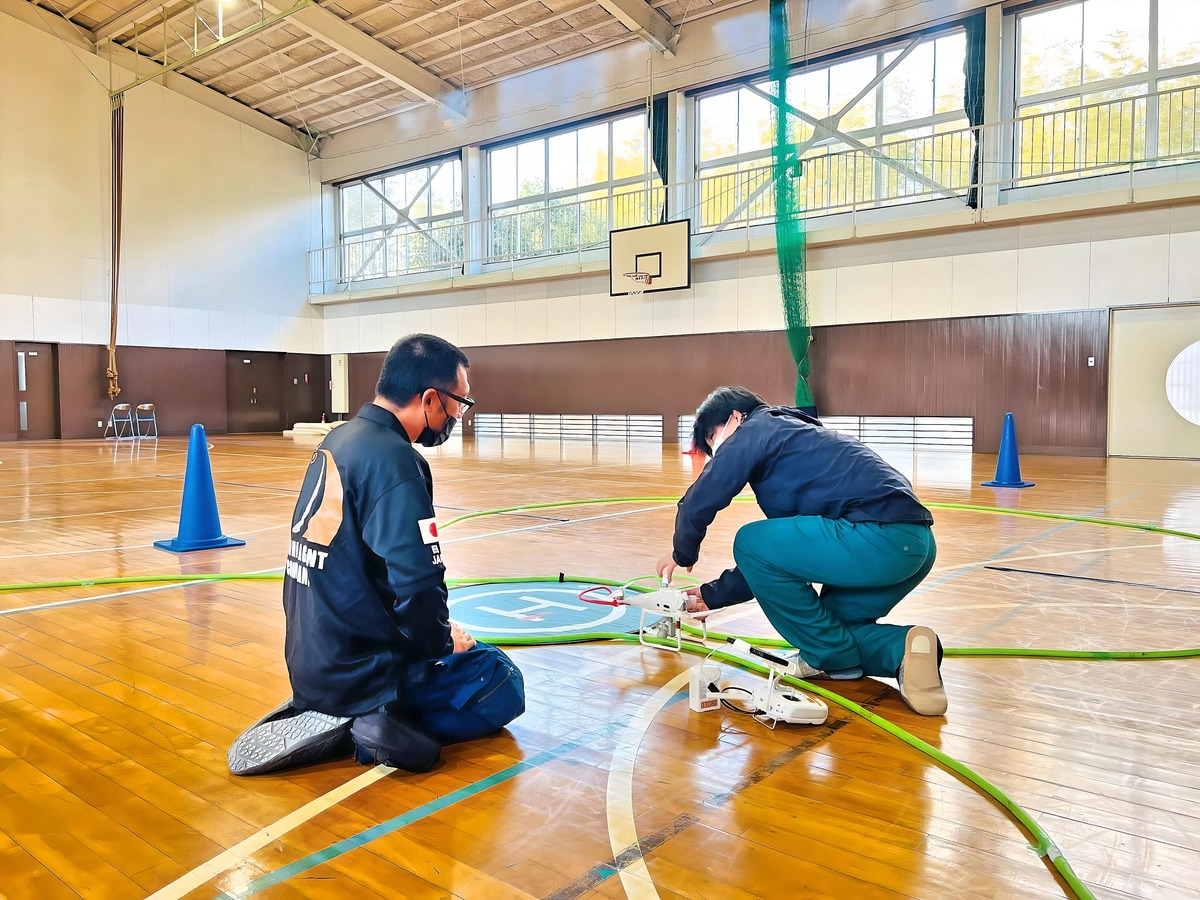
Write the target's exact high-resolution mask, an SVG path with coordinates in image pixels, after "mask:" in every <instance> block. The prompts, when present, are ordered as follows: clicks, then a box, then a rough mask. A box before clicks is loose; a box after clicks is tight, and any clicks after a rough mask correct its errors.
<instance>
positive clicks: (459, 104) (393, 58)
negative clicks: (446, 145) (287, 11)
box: [266, 0, 465, 116]
mask: <svg viewBox="0 0 1200 900" xmlns="http://www.w3.org/2000/svg"><path fill="white" fill-rule="evenodd" d="M278 3H279V0H268V2H267V3H266V5H267V8H269V9H274V8H275V7H276V5H277V4H278ZM289 21H290V22H291V23H292V24H293V25H298V26H300V27H301V28H303V29H304V30H305V31H307V32H308V33H309V34H311V35H312V36H313V37H316V38H319V39H320V40H322V41H324V42H325V43H326V44H329V45H330V46H333V47H337V48H338V49H339V50H341V51H342V52H343V53H345V54H346V55H347V56H349V57H350V58H351V59H353V60H355V61H356V62H358V63H361V64H362V65H364V66H366V67H367V68H369V69H371V70H372V71H374V72H377V73H378V74H380V75H382V76H383V77H384V78H386V79H387V80H388V81H390V82H392V83H393V84H395V85H396V86H397V87H401V88H404V89H405V90H406V91H409V92H410V93H413V94H416V95H417V96H418V97H421V98H422V99H424V100H428V101H429V102H431V103H436V104H438V105H439V106H441V107H442V108H443V109H446V110H448V111H449V112H452V113H454V114H455V115H457V116H462V115H464V114H465V110H464V108H463V97H462V94H461V93H460V92H459V91H457V90H456V89H455V87H454V86H453V85H452V84H450V83H448V82H446V81H443V80H442V79H440V78H438V77H437V76H436V75H434V74H433V73H432V72H430V71H429V70H427V69H423V68H421V67H420V66H418V65H417V64H416V63H414V62H412V61H411V60H409V59H406V58H405V57H403V56H401V55H400V54H399V53H396V52H395V51H394V50H392V49H391V48H389V47H387V46H386V45H384V44H381V43H380V42H379V41H377V40H375V39H374V38H373V37H371V36H370V35H369V34H366V33H364V32H362V31H359V30H358V29H357V28H355V27H354V26H353V25H351V24H349V23H348V22H346V20H345V19H342V18H340V17H338V16H336V15H334V14H333V13H331V12H330V11H329V10H327V9H323V8H321V7H320V6H309V7H307V8H305V9H302V10H300V11H299V12H297V13H294V14H293V15H292V16H291V18H290V20H289Z"/></svg>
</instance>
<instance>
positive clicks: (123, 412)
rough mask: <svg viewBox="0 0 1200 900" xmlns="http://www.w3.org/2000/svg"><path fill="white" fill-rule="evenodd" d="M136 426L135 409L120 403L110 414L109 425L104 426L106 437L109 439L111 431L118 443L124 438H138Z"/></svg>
mask: <svg viewBox="0 0 1200 900" xmlns="http://www.w3.org/2000/svg"><path fill="white" fill-rule="evenodd" d="M135 429H136V426H135V425H134V424H133V407H132V406H130V405H129V404H128V403H118V404H117V405H116V406H114V407H113V408H112V412H110V413H109V414H108V424H107V425H105V426H104V437H105V438H106V439H107V438H108V432H109V431H110V430H111V431H112V433H113V437H115V438H116V439H117V440H118V441H119V440H122V439H123V438H129V439H130V440H133V438H134V437H135V436H136V430H135Z"/></svg>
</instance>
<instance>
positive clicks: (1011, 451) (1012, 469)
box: [983, 413, 1035, 488]
mask: <svg viewBox="0 0 1200 900" xmlns="http://www.w3.org/2000/svg"><path fill="white" fill-rule="evenodd" d="M1034 484H1035V482H1032V481H1022V480H1021V460H1020V457H1019V454H1018V453H1017V423H1016V420H1015V419H1013V414H1012V413H1005V414H1004V430H1003V431H1002V432H1001V433H1000V455H999V456H998V457H996V478H995V480H994V481H985V482H983V486H984V487H1006V488H1027V487H1033V486H1034Z"/></svg>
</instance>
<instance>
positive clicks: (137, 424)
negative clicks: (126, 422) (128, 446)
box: [133, 403, 158, 438]
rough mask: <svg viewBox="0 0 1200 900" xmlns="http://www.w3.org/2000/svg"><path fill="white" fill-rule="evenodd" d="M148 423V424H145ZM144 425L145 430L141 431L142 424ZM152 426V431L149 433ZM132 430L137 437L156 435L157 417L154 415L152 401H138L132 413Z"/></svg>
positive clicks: (153, 436)
mask: <svg viewBox="0 0 1200 900" xmlns="http://www.w3.org/2000/svg"><path fill="white" fill-rule="evenodd" d="M147 423H148V424H147ZM143 424H145V425H146V430H145V431H142V425H143ZM151 427H153V429H154V433H153V434H151V433H150V429H151ZM133 430H134V434H135V435H136V436H137V437H140V438H145V437H152V438H157V437H158V419H157V418H155V416H154V404H153V403H139V404H138V406H137V409H136V410H135V411H134V414H133Z"/></svg>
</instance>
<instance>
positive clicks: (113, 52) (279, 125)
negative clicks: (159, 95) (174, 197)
mask: <svg viewBox="0 0 1200 900" xmlns="http://www.w3.org/2000/svg"><path fill="white" fill-rule="evenodd" d="M0 2H4V0H0ZM21 2H24V0H21ZM105 54H107V55H109V56H110V57H111V59H112V61H113V63H115V64H116V65H119V66H121V68H123V69H128V70H129V71H130V72H137V71H140V72H142V73H145V72H146V71H147V70H156V71H158V72H160V73H162V74H161V78H162V83H163V87H166V88H168V89H169V90H172V91H174V92H175V93H177V94H182V95H183V96H185V97H187V98H188V99H190V100H194V101H196V102H197V103H200V104H202V105H204V106H207V107H208V108H209V109H215V110H216V111H217V112H219V113H223V114H224V115H226V116H229V118H231V119H235V120H236V121H238V122H241V123H242V124H243V125H249V126H250V127H251V128H253V129H255V130H256V131H261V132H262V133H263V134H266V135H270V136H271V137H273V138H275V139H276V140H279V141H283V142H284V143H285V144H290V145H292V146H293V147H296V146H299V143H298V141H297V139H296V136H295V135H294V134H292V129H291V128H289V127H288V126H287V125H285V124H284V123H283V122H279V121H277V120H275V119H273V118H271V117H270V116H267V115H264V114H263V113H260V112H258V111H257V110H254V109H251V108H250V107H248V106H246V105H245V104H243V103H238V101H236V100H231V99H230V98H229V97H226V96H225V95H224V94H222V93H219V92H218V91H214V90H213V89H212V88H206V87H205V86H204V85H202V84H200V83H199V82H196V81H193V80H192V79H190V78H188V77H187V76H186V75H180V74H177V73H175V72H168V71H166V70H165V69H163V67H162V66H160V65H159V64H158V63H156V62H152V61H150V60H148V59H146V58H145V57H143V56H138V55H137V54H136V53H134V52H133V51H132V50H126V49H125V48H124V47H122V46H121V45H120V44H114V43H112V42H111V41H110V42H109V43H108V44H107V45H106V46H105Z"/></svg>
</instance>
